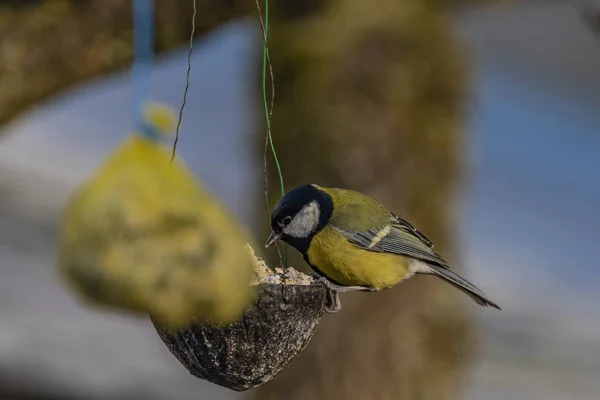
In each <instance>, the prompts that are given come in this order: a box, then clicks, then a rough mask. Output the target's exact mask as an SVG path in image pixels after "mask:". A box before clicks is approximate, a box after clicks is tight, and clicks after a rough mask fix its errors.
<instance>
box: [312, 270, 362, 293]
mask: <svg viewBox="0 0 600 400" xmlns="http://www.w3.org/2000/svg"><path fill="white" fill-rule="evenodd" d="M311 276H312V277H313V279H314V280H315V283H316V284H318V285H323V286H325V287H326V288H327V289H329V290H333V291H334V292H339V293H346V292H371V291H373V289H371V288H370V287H368V286H344V285H338V284H337V283H333V282H331V281H330V280H329V279H327V278H326V277H324V276H320V275H317V274H311Z"/></svg>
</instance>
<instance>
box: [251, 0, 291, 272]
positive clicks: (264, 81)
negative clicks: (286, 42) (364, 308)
mask: <svg viewBox="0 0 600 400" xmlns="http://www.w3.org/2000/svg"><path fill="white" fill-rule="evenodd" d="M257 5H258V2H257ZM259 16H260V8H259ZM261 22H262V21H261ZM263 34H264V37H263V69H262V90H263V103H264V108H265V118H266V120H267V135H268V137H269V145H270V147H271V153H272V154H273V159H274V160H275V166H276V167H277V174H278V175H279V185H280V187H281V197H283V196H284V195H285V186H284V184H283V174H282V172H281V165H280V164H279V158H278V157H277V152H276V151H275V145H274V144H273V136H272V135H271V118H270V116H269V114H270V113H269V105H268V101H267V59H268V58H269V57H268V52H269V48H268V45H267V38H268V35H269V0H265V23H264V25H263ZM269 61H270V58H269ZM271 84H273V82H271ZM271 112H272V111H271ZM265 168H266V166H265ZM283 265H284V267H286V266H287V246H286V245H284V247H283Z"/></svg>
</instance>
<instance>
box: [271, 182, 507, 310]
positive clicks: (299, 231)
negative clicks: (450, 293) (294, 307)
mask: <svg viewBox="0 0 600 400" xmlns="http://www.w3.org/2000/svg"><path fill="white" fill-rule="evenodd" d="M271 230H272V232H271V235H270V236H269V238H268V239H267V243H266V245H265V247H267V248H268V247H269V246H271V245H272V244H273V243H275V242H276V241H277V240H282V241H284V242H286V243H288V244H289V245H291V246H293V247H294V248H295V249H296V250H298V251H299V252H300V253H301V254H302V256H303V257H304V260H305V261H306V262H307V263H308V265H310V266H311V268H312V269H313V270H314V271H315V272H316V273H317V275H318V276H319V277H320V279H319V281H320V282H321V283H323V284H325V286H327V287H328V288H329V289H330V290H331V291H333V296H334V297H333V298H332V300H333V301H334V303H333V309H330V311H332V312H334V311H338V310H339V309H340V308H341V307H340V306H339V299H338V297H337V293H338V292H350V291H359V290H360V291H380V290H382V289H386V288H389V287H391V286H394V285H396V284H397V283H399V282H401V281H403V280H405V279H408V278H410V277H412V276H413V275H415V274H429V275H435V276H438V277H440V278H442V279H443V280H444V281H446V282H448V283H450V284H452V285H454V286H456V287H457V288H459V289H460V290H462V291H464V292H465V293H466V294H468V295H469V296H470V297H471V298H472V299H473V300H475V301H476V302H477V304H479V305H481V306H490V307H494V308H497V309H500V307H499V306H498V305H497V304H496V303H494V302H493V301H491V300H489V299H488V298H487V297H486V296H485V295H484V294H483V293H482V292H481V290H479V289H478V288H477V287H475V286H474V285H473V284H471V283H469V282H468V281H466V280H465V279H463V278H461V277H460V276H458V275H457V274H456V273H454V272H452V271H451V270H450V269H449V266H448V263H447V262H446V261H444V259H443V258H442V257H441V256H440V255H438V254H437V253H436V252H435V251H434V250H433V243H432V242H431V241H430V240H429V239H427V237H426V236H425V235H424V234H423V233H421V232H419V231H418V230H417V229H416V228H415V227H414V226H412V225H411V224H410V223H408V222H407V221H406V220H404V219H402V218H400V217H398V216H396V215H394V214H392V213H391V212H389V211H388V210H386V209H385V207H383V206H382V205H381V204H380V203H379V202H377V201H376V200H374V199H372V198H370V197H368V196H366V195H364V194H362V193H359V192H356V191H353V190H345V189H336V188H324V187H320V186H317V185H314V184H312V185H304V186H300V187H297V188H295V189H293V190H291V191H290V192H288V193H287V194H286V195H285V196H284V197H282V198H281V199H280V200H279V202H278V203H277V205H276V206H275V208H274V210H273V212H272V215H271Z"/></svg>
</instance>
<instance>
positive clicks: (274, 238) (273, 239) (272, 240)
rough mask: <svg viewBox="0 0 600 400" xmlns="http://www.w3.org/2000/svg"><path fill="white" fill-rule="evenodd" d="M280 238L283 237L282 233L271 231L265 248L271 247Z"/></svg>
mask: <svg viewBox="0 0 600 400" xmlns="http://www.w3.org/2000/svg"><path fill="white" fill-rule="evenodd" d="M280 238H281V233H275V232H271V234H270V235H269V238H268V239H267V243H265V249H268V248H269V247H271V245H272V244H273V243H275V242H276V241H278V240H279V239H280Z"/></svg>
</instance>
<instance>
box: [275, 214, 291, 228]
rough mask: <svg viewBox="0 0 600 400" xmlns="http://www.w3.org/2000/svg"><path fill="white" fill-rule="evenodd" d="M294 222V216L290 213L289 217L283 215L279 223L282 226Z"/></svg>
mask: <svg viewBox="0 0 600 400" xmlns="http://www.w3.org/2000/svg"><path fill="white" fill-rule="evenodd" d="M290 222H292V217H290V216H289V215H288V216H287V217H283V218H281V219H280V220H279V222H278V225H279V226H281V227H284V226H288V225H289V224H290Z"/></svg>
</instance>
